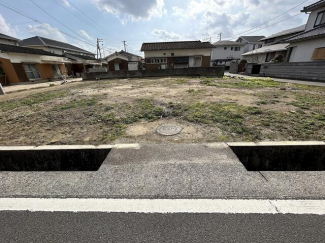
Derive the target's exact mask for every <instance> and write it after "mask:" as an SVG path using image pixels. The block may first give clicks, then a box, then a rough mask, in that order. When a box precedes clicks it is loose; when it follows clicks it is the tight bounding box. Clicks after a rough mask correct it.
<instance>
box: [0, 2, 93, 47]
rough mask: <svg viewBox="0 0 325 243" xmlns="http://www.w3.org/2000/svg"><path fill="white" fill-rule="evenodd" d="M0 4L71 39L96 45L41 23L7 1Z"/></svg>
mask: <svg viewBox="0 0 325 243" xmlns="http://www.w3.org/2000/svg"><path fill="white" fill-rule="evenodd" d="M0 5H1V6H2V7H4V8H7V9H9V10H11V11H13V12H15V13H18V14H20V15H22V16H24V17H25V18H28V19H31V20H33V21H35V22H37V23H39V24H41V25H44V26H46V27H50V28H51V29H54V30H55V31H57V32H59V33H61V34H63V35H66V36H69V37H71V38H73V39H76V40H78V41H81V42H83V43H85V44H88V45H90V46H96V45H95V44H92V43H90V42H87V41H84V40H81V39H78V38H76V37H74V36H72V35H70V34H68V33H65V32H63V31H61V30H59V29H56V28H53V27H52V26H50V25H48V24H45V23H42V22H41V21H39V20H37V19H35V18H34V17H32V16H30V15H28V14H26V13H24V12H22V11H20V10H18V9H15V8H14V7H12V6H10V5H9V4H8V3H5V2H3V1H1V0H0Z"/></svg>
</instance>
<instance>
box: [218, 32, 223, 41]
mask: <svg viewBox="0 0 325 243" xmlns="http://www.w3.org/2000/svg"><path fill="white" fill-rule="evenodd" d="M218 36H219V38H220V41H221V40H222V33H220V34H219V35H218Z"/></svg>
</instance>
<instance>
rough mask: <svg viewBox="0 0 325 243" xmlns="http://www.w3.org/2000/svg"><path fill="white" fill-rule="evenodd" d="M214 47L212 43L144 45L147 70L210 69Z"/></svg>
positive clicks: (156, 43)
mask: <svg viewBox="0 0 325 243" xmlns="http://www.w3.org/2000/svg"><path fill="white" fill-rule="evenodd" d="M213 48H214V46H213V45H212V44H211V43H210V42H201V41H177V42H155V43H143V44H142V47H141V51H143V52H144V55H145V61H146V69H147V70H155V69H177V68H193V67H210V66H211V51H212V49H213Z"/></svg>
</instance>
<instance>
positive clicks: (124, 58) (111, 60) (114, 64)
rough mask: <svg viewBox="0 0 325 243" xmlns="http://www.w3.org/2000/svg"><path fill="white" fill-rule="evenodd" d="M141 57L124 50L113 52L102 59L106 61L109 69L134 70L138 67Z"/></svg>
mask: <svg viewBox="0 0 325 243" xmlns="http://www.w3.org/2000/svg"><path fill="white" fill-rule="evenodd" d="M141 59H142V57H140V56H138V55H135V54H132V53H129V52H125V51H120V52H115V53H113V54H111V55H109V56H107V57H105V58H104V59H103V60H105V61H107V63H108V69H109V71H120V70H125V71H135V70H138V68H139V63H140V62H141Z"/></svg>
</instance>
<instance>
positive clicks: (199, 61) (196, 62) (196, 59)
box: [193, 57, 202, 67]
mask: <svg viewBox="0 0 325 243" xmlns="http://www.w3.org/2000/svg"><path fill="white" fill-rule="evenodd" d="M193 66H194V67H201V66H202V57H194V64H193Z"/></svg>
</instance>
